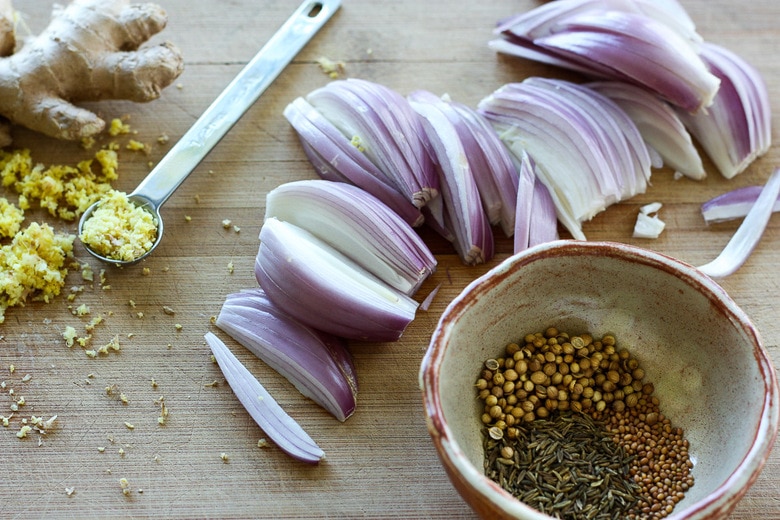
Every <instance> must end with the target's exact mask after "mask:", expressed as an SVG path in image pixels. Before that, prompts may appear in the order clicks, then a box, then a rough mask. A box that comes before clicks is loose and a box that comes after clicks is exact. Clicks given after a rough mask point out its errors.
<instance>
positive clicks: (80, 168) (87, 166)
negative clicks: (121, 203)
mask: <svg viewBox="0 0 780 520" xmlns="http://www.w3.org/2000/svg"><path fill="white" fill-rule="evenodd" d="M93 163H97V165H98V166H99V168H94V167H93ZM118 166H119V160H118V157H117V153H116V151H115V150H113V149H110V148H105V149H101V150H99V151H98V152H97V153H96V154H95V157H94V159H87V160H84V161H81V162H79V163H78V164H77V165H76V166H70V165H54V166H49V167H46V166H44V165H43V164H33V161H32V158H31V157H30V151H29V150H15V151H12V152H7V151H0V180H1V181H2V184H3V186H4V187H6V188H12V189H13V190H14V191H16V193H18V194H19V207H20V208H21V209H23V210H24V209H29V208H30V203H31V201H32V200H38V201H40V205H41V207H42V208H45V209H46V210H47V211H48V212H49V213H50V214H51V215H52V216H55V217H59V218H61V219H63V220H75V219H76V218H78V217H79V216H80V215H81V214H82V213H84V211H85V210H86V209H87V208H88V207H89V206H90V205H91V204H92V203H93V202H97V201H98V200H99V199H100V198H102V197H103V196H104V195H105V194H107V193H108V192H109V191H111V189H112V188H111V181H114V180H116V179H117V168H118ZM95 170H98V171H97V172H96V171H95Z"/></svg>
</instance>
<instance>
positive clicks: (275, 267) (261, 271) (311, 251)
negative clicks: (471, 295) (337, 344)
mask: <svg viewBox="0 0 780 520" xmlns="http://www.w3.org/2000/svg"><path fill="white" fill-rule="evenodd" d="M255 276H256V277H257V281H258V282H259V283H260V287H262V288H263V290H264V291H265V293H266V294H267V295H268V298H270V300H271V301H272V302H273V303H274V304H275V305H277V306H278V307H279V308H281V309H282V310H283V311H285V312H287V313H288V314H290V315H292V316H293V317H295V318H296V319H298V321H300V322H301V323H304V324H306V325H308V326H310V327H313V328H315V329H319V330H322V331H324V332H328V333H330V334H333V335H335V336H341V337H343V338H348V339H357V340H365V341H395V340H397V339H398V338H400V337H401V335H402V334H403V332H404V330H405V329H406V327H407V326H408V325H409V323H411V322H412V320H413V319H414V316H415V312H416V310H417V302H415V301H414V300H412V299H411V298H410V297H409V296H407V295H406V294H404V293H403V292H401V291H398V290H397V289H393V288H392V287H390V286H389V285H387V284H385V283H384V282H382V281H381V280H379V279H378V278H376V277H375V276H373V275H372V274H371V273H369V272H368V271H366V270H365V269H363V268H362V267H360V266H359V265H358V264H356V263H355V262H354V261H352V260H350V259H349V258H348V257H346V256H344V255H343V254H342V253H340V252H339V251H338V250H336V249H335V248H333V247H332V246H330V245H328V244H327V243H326V242H324V241H322V240H320V239H319V238H317V237H316V236H314V235H312V234H311V233H309V232H308V231H306V230H305V229H302V228H299V227H298V226H295V225H292V224H289V223H287V222H282V221H280V220H278V219H275V218H269V219H267V220H266V221H265V222H264V223H263V226H262V228H261V229H260V248H259V249H258V252H257V258H256V260H255Z"/></svg>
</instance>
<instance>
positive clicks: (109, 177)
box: [0, 119, 129, 323]
mask: <svg viewBox="0 0 780 520" xmlns="http://www.w3.org/2000/svg"><path fill="white" fill-rule="evenodd" d="M128 131H129V128H128V126H127V125H125V124H123V123H122V122H121V121H120V120H118V119H117V120H115V121H112V135H118V134H123V133H127V132H128ZM117 149H118V145H116V144H111V145H109V146H108V147H106V148H102V149H101V150H99V151H97V152H96V153H95V155H94V157H93V158H92V159H87V160H84V161H81V162H79V163H78V164H76V165H75V166H72V165H53V166H45V165H43V164H40V163H38V164H36V163H34V162H33V160H32V157H31V156H30V151H29V150H14V151H7V150H0V183H2V186H3V187H4V188H6V189H9V190H12V191H14V192H16V193H17V195H18V202H17V204H16V205H14V204H13V203H11V202H9V201H8V200H7V199H6V198H4V197H0V323H3V321H4V320H5V310H6V309H8V308H9V307H13V306H18V305H24V303H25V302H27V301H44V302H49V301H50V300H51V299H52V298H53V297H54V296H57V295H59V294H60V292H61V290H62V287H63V286H64V284H65V277H66V275H67V274H68V264H69V259H71V258H72V257H73V242H74V241H75V239H76V236H75V235H71V234H63V233H55V231H54V230H53V229H52V227H51V226H49V225H48V224H40V223H31V224H30V225H29V226H27V227H26V228H22V224H23V222H24V212H25V210H27V209H30V207H31V204H32V203H33V202H34V201H36V200H37V201H38V202H39V203H40V206H41V208H44V209H46V211H48V212H49V214H51V215H52V216H54V217H58V218H61V219H63V220H70V221H72V220H75V219H77V218H78V217H79V216H80V215H81V214H82V213H84V211H85V210H86V209H87V208H88V207H89V206H90V205H91V204H92V203H93V202H96V201H98V200H100V199H102V198H103V197H105V196H107V195H108V194H110V193H112V192H113V188H112V186H111V182H112V181H114V180H116V179H117V177H118V175H117V169H118V167H119V160H118V156H117V152H116V150H117ZM9 239H10V242H9Z"/></svg>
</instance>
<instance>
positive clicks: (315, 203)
mask: <svg viewBox="0 0 780 520" xmlns="http://www.w3.org/2000/svg"><path fill="white" fill-rule="evenodd" d="M265 204H266V206H265V218H266V219H269V218H277V219H279V220H282V221H285V222H289V223H291V224H294V225H296V226H298V227H300V228H303V229H305V230H307V231H308V232H310V233H312V234H313V235H315V236H316V237H318V238H319V239H320V240H323V241H324V242H327V243H328V244H330V245H331V246H333V247H334V248H336V249H338V250H339V251H340V252H341V253H342V254H344V255H346V256H348V257H350V258H351V259H352V260H354V261H355V262H356V263H358V264H359V265H360V266H362V267H363V268H364V269H366V270H367V271H369V272H370V273H372V274H373V275H374V276H376V277H378V278H380V279H381V280H382V281H384V282H385V283H387V284H388V285H390V286H391V287H394V288H396V289H398V290H399V291H402V292H404V293H405V294H408V295H412V294H414V293H415V292H416V291H417V289H418V288H419V287H420V284H422V282H424V281H425V279H426V278H428V276H429V275H430V274H431V273H432V272H434V271H435V270H436V258H435V257H434V256H433V254H432V253H431V251H430V249H428V246H426V245H425V243H424V242H423V240H422V239H421V238H420V236H419V235H418V234H417V233H416V232H415V231H414V229H412V227H411V226H410V225H409V224H407V223H406V222H405V221H404V220H402V219H401V218H400V217H399V216H398V215H397V214H396V213H395V212H394V211H393V210H392V209H391V208H390V207H389V206H387V205H385V204H384V203H383V202H382V201H381V200H379V199H377V198H376V197H374V196H373V195H371V194H370V193H368V192H366V191H364V190H362V189H360V188H358V187H356V186H352V185H349V184H345V183H340V182H331V181H325V180H301V181H293V182H287V183H284V184H281V185H280V186H278V187H276V188H274V189H273V190H271V191H270V192H269V193H268V195H267V196H266V200H265Z"/></svg>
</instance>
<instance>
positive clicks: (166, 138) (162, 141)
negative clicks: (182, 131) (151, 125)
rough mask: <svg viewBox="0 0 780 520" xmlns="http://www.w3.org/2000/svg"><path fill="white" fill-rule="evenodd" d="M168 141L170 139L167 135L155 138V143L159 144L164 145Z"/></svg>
mask: <svg viewBox="0 0 780 520" xmlns="http://www.w3.org/2000/svg"><path fill="white" fill-rule="evenodd" d="M170 140H171V138H170V137H168V134H160V136H159V137H158V138H157V142H158V143H159V144H166V143H168V141H170Z"/></svg>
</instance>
